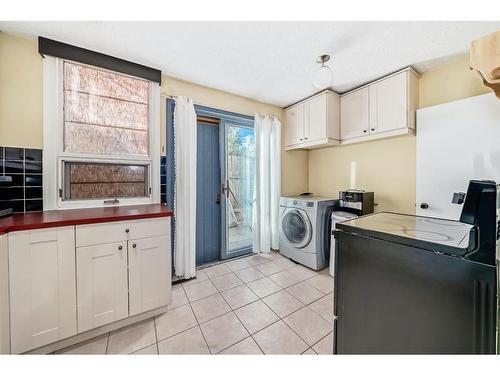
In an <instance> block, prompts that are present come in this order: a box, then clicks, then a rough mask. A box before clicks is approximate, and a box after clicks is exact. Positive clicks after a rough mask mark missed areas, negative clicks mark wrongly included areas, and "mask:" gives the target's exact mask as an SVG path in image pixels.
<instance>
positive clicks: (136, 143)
mask: <svg viewBox="0 0 500 375" xmlns="http://www.w3.org/2000/svg"><path fill="white" fill-rule="evenodd" d="M45 60H47V59H45ZM45 65H47V67H48V69H47V71H48V73H45ZM51 68H52V69H51ZM50 72H52V77H50ZM44 75H45V78H44V79H45V81H44V84H45V82H47V81H48V79H47V78H49V79H50V80H51V81H52V80H53V87H52V88H53V89H55V90H58V91H59V98H60V99H58V100H54V101H53V102H54V103H51V101H50V100H47V102H48V104H53V105H52V106H51V108H52V110H54V111H55V114H56V115H54V116H53V117H52V118H50V119H49V118H48V117H50V116H45V114H44V142H45V137H46V134H48V133H49V130H50V137H52V135H54V137H53V138H54V139H53V140H51V139H48V140H47V142H45V146H44V148H45V149H47V148H51V147H50V146H51V145H53V146H54V148H55V150H54V152H49V155H48V158H51V159H52V160H51V162H53V166H54V169H55V170H53V173H54V175H55V176H57V177H56V179H57V180H55V181H53V182H54V184H53V185H55V186H54V190H55V191H56V194H57V196H55V197H54V198H53V199H52V203H53V204H50V202H49V204H48V205H47V207H48V208H49V209H50V208H69V207H82V206H83V207H91V206H102V205H105V204H110V203H113V204H142V203H152V202H155V201H156V200H157V199H156V198H155V197H153V195H159V193H157V192H156V189H153V188H152V187H153V186H154V183H155V181H156V180H157V179H156V174H158V179H159V166H158V163H157V162H159V160H158V161H157V160H155V159H156V158H157V159H159V141H158V142H156V141H155V142H153V140H155V137H154V134H158V131H157V129H156V128H155V126H157V125H158V126H159V122H158V123H156V122H155V121H156V118H157V117H159V108H158V103H155V99H156V95H157V98H158V101H159V86H158V84H157V83H153V82H150V81H147V80H145V79H142V78H137V77H133V76H129V75H125V74H121V73H117V72H113V71H109V70H105V69H102V68H98V67H94V66H90V65H85V64H80V63H76V62H72V61H66V60H62V59H58V58H49V61H48V62H47V63H46V62H45V61H44ZM44 91H45V87H44ZM45 95H46V92H44V101H45ZM48 107H49V105H47V103H45V102H44V113H45V111H46V110H48ZM156 111H158V114H156V113H155V112H156ZM57 113H61V114H62V115H57ZM49 122H50V123H49ZM52 122H54V123H55V124H52ZM153 125H154V126H153ZM156 139H157V136H156ZM47 143H49V144H47ZM157 143H158V144H157ZM44 169H45V168H44ZM156 169H158V171H156ZM49 171H50V168H49ZM47 177H48V178H49V179H50V178H51V176H50V175H47ZM44 179H45V176H44ZM153 180H155V181H153ZM45 204H46V202H45V201H44V205H45ZM51 206H52V207H51Z"/></svg>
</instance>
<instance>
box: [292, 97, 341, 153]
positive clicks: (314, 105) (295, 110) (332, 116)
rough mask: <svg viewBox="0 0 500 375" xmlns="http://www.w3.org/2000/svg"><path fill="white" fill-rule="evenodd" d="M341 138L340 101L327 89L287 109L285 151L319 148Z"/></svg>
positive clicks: (336, 142) (335, 142) (336, 141)
mask: <svg viewBox="0 0 500 375" xmlns="http://www.w3.org/2000/svg"><path fill="white" fill-rule="evenodd" d="M339 141H340V102H339V96H338V95H337V94H335V93H334V92H332V91H324V92H322V93H320V94H318V95H315V96H313V97H312V98H310V99H307V100H305V101H303V102H301V103H298V104H296V105H294V106H292V107H290V108H287V109H286V110H285V126H284V142H285V149H286V150H293V149H299V148H305V149H310V148H316V147H324V146H328V145H333V144H338V143H339Z"/></svg>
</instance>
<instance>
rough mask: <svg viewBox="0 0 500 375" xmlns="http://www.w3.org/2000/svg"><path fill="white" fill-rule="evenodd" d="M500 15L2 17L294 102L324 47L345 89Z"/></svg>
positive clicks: (20, 27)
mask: <svg viewBox="0 0 500 375" xmlns="http://www.w3.org/2000/svg"><path fill="white" fill-rule="evenodd" d="M499 29H500V21H494V22H493V21H492V22H428V21H426V22H95V21H93V22H0V30H3V31H6V32H14V33H20V34H23V35H26V36H30V37H35V36H38V35H41V36H45V37H48V38H52V39H56V40H59V41H62V42H65V43H70V44H74V45H78V46H80V47H83V48H88V49H93V50H96V51H98V52H102V53H106V54H110V55H113V56H117V57H120V58H123V59H128V60H131V61H134V62H137V63H140V64H144V65H149V66H152V67H154V68H158V69H161V70H162V71H163V73H164V74H167V75H171V76H174V77H177V78H181V79H184V80H188V81H193V82H196V83H199V84H202V85H206V86H210V87H214V88H218V89H221V90H225V91H229V92H232V93H235V94H240V95H243V96H247V97H250V98H253V99H257V100H261V101H264V102H268V103H272V104H275V105H279V106H287V105H289V104H292V103H294V102H297V101H299V100H300V99H302V98H305V97H307V96H309V95H311V94H313V93H315V92H316V91H317V90H316V89H315V88H314V87H313V86H312V76H313V74H314V71H315V69H316V68H317V64H316V63H315V60H316V58H317V56H318V55H320V54H323V53H328V54H330V55H332V60H331V62H330V63H329V65H330V67H331V68H332V70H333V74H334V78H333V86H332V89H333V90H335V91H337V92H344V91H347V90H349V89H351V88H353V87H356V86H359V85H360V84H363V83H365V82H368V81H371V80H373V79H375V78H378V77H380V76H383V75H385V74H388V73H391V72H393V71H395V70H398V69H400V68H403V67H406V66H408V65H413V66H415V67H416V68H417V69H418V70H419V71H420V72H422V71H425V70H426V69H429V68H430V67H432V66H433V65H436V64H439V63H442V62H443V61H446V59H447V58H448V57H450V58H451V57H453V56H456V55H458V54H463V53H466V52H467V51H468V45H469V42H470V41H471V40H472V39H475V38H478V37H481V36H483V35H485V34H488V33H491V32H494V31H496V30H499Z"/></svg>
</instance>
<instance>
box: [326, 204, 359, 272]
mask: <svg viewBox="0 0 500 375" xmlns="http://www.w3.org/2000/svg"><path fill="white" fill-rule="evenodd" d="M357 217H358V215H355V214H353V213H350V212H345V211H333V212H332V217H331V220H332V222H331V228H332V234H331V236H332V237H331V240H330V269H329V272H330V276H332V277H334V275H333V273H334V271H335V247H336V246H337V241H335V238H333V231H334V230H335V224H336V223H342V222H343V221H347V220H351V219H356V218H357Z"/></svg>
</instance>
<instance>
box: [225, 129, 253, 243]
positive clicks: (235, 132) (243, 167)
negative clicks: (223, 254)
mask: <svg viewBox="0 0 500 375" xmlns="http://www.w3.org/2000/svg"><path fill="white" fill-rule="evenodd" d="M226 177H227V179H226V183H227V185H228V186H227V187H228V188H229V191H228V194H227V195H228V196H229V197H228V198H226V221H227V223H226V225H227V227H228V228H229V234H228V237H229V238H228V253H232V252H238V251H239V250H241V249H245V248H247V249H250V250H251V248H252V238H253V236H252V209H253V199H254V191H255V182H254V181H255V136H254V131H253V129H251V128H245V127H239V126H233V125H229V124H227V125H226ZM227 195H226V196H227Z"/></svg>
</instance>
